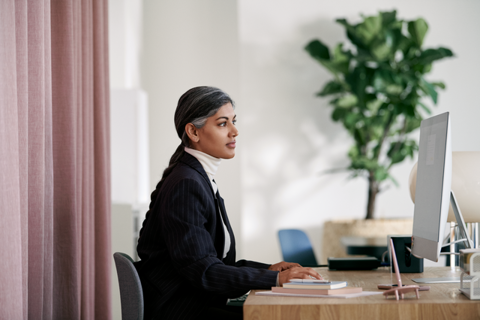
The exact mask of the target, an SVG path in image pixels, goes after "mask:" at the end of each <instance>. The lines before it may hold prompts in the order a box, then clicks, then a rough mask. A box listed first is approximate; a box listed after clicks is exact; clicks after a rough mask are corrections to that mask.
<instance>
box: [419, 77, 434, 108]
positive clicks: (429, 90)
mask: <svg viewBox="0 0 480 320" xmlns="http://www.w3.org/2000/svg"><path fill="white" fill-rule="evenodd" d="M420 88H421V89H422V91H423V92H425V93H426V94H428V95H429V96H430V97H431V98H432V101H433V103H434V104H437V97H438V93H437V91H436V90H435V87H434V86H433V84H431V83H430V82H428V81H427V80H425V79H424V78H422V79H421V81H420Z"/></svg>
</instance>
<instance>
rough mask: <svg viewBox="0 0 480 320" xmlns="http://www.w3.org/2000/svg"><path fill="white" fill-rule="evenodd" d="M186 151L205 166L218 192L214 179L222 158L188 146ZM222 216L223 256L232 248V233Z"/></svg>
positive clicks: (214, 191)
mask: <svg viewBox="0 0 480 320" xmlns="http://www.w3.org/2000/svg"><path fill="white" fill-rule="evenodd" d="M185 152H187V153H189V154H191V155H192V156H194V157H195V158H196V159H197V160H198V162H200V164H201V165H202V167H203V170H205V172H206V173H207V176H208V179H209V180H210V184H211V185H212V188H213V194H216V193H217V190H218V187H217V184H216V183H215V182H214V181H213V179H214V177H215V174H216V173H217V170H218V167H220V163H221V162H222V159H219V158H215V157H212V156H211V155H209V154H206V153H204V152H202V151H198V150H195V149H191V148H188V147H185ZM220 218H221V219H222V224H223V230H224V232H225V246H224V249H223V256H222V257H223V258H225V257H226V256H227V253H228V251H229V250H230V244H231V241H230V233H229V232H228V229H227V226H226V225H225V222H224V221H223V217H222V215H221V214H220Z"/></svg>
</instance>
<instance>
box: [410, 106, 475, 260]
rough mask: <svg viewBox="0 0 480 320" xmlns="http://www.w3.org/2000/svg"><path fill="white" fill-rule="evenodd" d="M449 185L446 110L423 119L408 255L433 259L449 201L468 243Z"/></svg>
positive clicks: (441, 241)
mask: <svg viewBox="0 0 480 320" xmlns="http://www.w3.org/2000/svg"><path fill="white" fill-rule="evenodd" d="M451 184H452V142H451V134H450V116H449V113H448V112H446V113H442V114H440V115H437V116H433V117H431V118H428V119H426V120H423V121H422V123H421V126H420V143H419V152H418V164H417V182H416V189H415V209H414V215H413V232H412V254H413V255H414V256H416V257H420V258H425V259H428V260H431V261H435V262H437V261H438V259H439V256H440V251H441V249H442V247H443V246H446V245H450V244H452V242H450V243H448V244H444V241H445V240H444V232H445V226H446V223H447V217H448V209H449V204H450V203H451V204H452V207H453V210H454V213H455V216H456V218H457V223H458V225H459V227H460V233H461V236H463V237H465V238H466V239H461V240H458V241H457V242H460V241H465V242H466V247H467V248H468V247H471V246H472V242H471V240H470V239H469V237H468V234H467V232H466V228H465V223H464V221H463V218H462V215H461V212H460V209H459V207H458V206H457V203H456V200H455V196H454V194H453V192H451Z"/></svg>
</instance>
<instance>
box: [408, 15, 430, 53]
mask: <svg viewBox="0 0 480 320" xmlns="http://www.w3.org/2000/svg"><path fill="white" fill-rule="evenodd" d="M427 31H428V24H427V22H426V21H425V20H423V19H422V18H419V19H417V20H415V21H410V22H409V23H408V33H410V36H411V37H412V40H413V41H414V42H415V44H416V45H417V46H418V47H419V48H420V47H421V46H422V44H423V39H424V38H425V34H426V33H427Z"/></svg>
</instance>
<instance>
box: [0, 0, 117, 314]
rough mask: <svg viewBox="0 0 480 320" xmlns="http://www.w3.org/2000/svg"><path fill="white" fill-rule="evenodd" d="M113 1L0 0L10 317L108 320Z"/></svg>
mask: <svg viewBox="0 0 480 320" xmlns="http://www.w3.org/2000/svg"><path fill="white" fill-rule="evenodd" d="M107 4H108V1H107V0H82V1H80V0H61V1H60V0H58V1H47V0H37V1H27V0H2V1H0V67H1V70H2V72H1V73H0V152H1V154H0V241H1V243H2V246H1V249H0V253H1V254H2V257H3V259H1V260H0V283H1V285H0V305H1V306H2V308H0V319H110V318H111V302H110V263H111V261H112V256H111V245H110V142H109V141H110V140H109V138H110V137H109V132H110V128H109V79H108V38H107V35H108V30H107V24H108V20H107V17H108V9H107Z"/></svg>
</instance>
